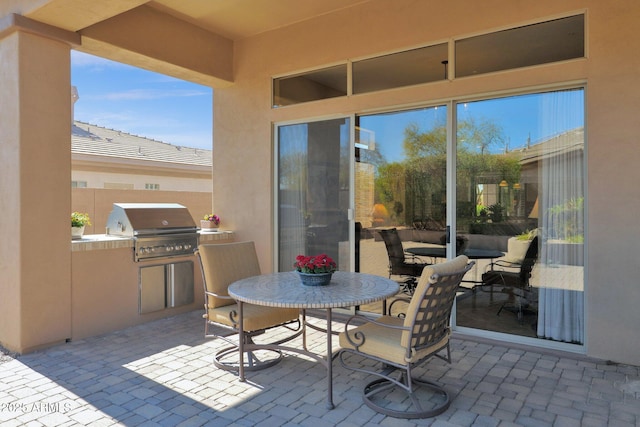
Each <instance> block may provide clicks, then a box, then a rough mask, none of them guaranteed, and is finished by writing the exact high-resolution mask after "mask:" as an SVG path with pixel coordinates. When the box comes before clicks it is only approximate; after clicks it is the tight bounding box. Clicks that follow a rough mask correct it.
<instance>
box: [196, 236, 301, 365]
mask: <svg viewBox="0 0 640 427" xmlns="http://www.w3.org/2000/svg"><path fill="white" fill-rule="evenodd" d="M196 254H197V255H198V259H199V260H200V265H201V267H202V279H203V284H204V294H205V295H204V296H205V303H204V309H205V313H204V315H203V316H202V317H203V318H204V319H205V330H204V335H205V337H207V338H219V339H222V340H224V341H226V342H227V343H229V344H230V345H229V346H227V347H224V348H222V349H219V350H218V351H217V352H216V353H215V355H214V364H215V365H216V366H217V367H219V368H221V369H224V370H228V371H238V369H239V353H238V351H239V350H238V341H237V340H238V339H244V340H245V341H244V342H245V343H253V342H254V338H255V337H257V336H259V335H262V334H264V333H265V332H266V331H267V330H269V329H271V328H276V327H286V328H288V329H289V330H290V331H291V333H286V334H285V336H284V337H283V338H281V339H278V340H274V341H271V342H268V343H267V344H281V343H284V342H287V341H290V340H292V339H294V338H295V337H297V336H299V335H301V334H302V333H303V331H304V328H303V326H302V323H301V322H300V317H299V316H300V311H299V310H298V309H295V308H274V307H263V306H258V305H253V304H245V305H244V306H243V321H244V337H237V338H236V339H235V340H234V339H233V338H232V337H233V336H234V335H237V334H238V332H239V325H238V321H239V318H238V306H237V304H236V301H235V300H234V299H233V298H231V297H230V296H229V295H228V293H227V288H228V287H229V285H231V284H232V283H233V282H235V281H237V280H240V279H244V278H247V277H251V276H258V275H260V265H259V263H258V256H257V254H256V250H255V245H254V242H236V243H223V244H201V245H200V246H198V250H197V251H196ZM281 359H282V353H281V352H280V351H277V350H260V352H247V354H246V356H245V357H244V361H245V370H258V369H264V368H267V367H269V366H273V365H275V364H276V363H278V362H279V361H280V360H281Z"/></svg>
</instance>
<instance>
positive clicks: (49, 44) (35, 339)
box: [0, 15, 79, 352]
mask: <svg viewBox="0 0 640 427" xmlns="http://www.w3.org/2000/svg"><path fill="white" fill-rule="evenodd" d="M78 41H79V39H78V38H77V35H76V34H74V33H68V32H66V31H61V30H59V29H57V28H53V27H49V26H45V25H42V24H39V23H37V22H34V21H30V20H28V19H26V18H23V17H21V16H18V15H10V16H7V17H4V18H2V19H0V99H1V100H2V102H1V103H0V214H1V216H0V236H2V237H1V238H0V343H2V345H3V346H5V347H6V348H8V349H10V350H13V351H18V352H28V351H31V350H34V349H36V348H38V347H42V346H46V345H50V344H53V343H56V342H62V341H64V340H65V339H66V338H68V337H70V336H71V243H70V242H71V237H70V219H69V214H70V211H69V210H70V206H71V183H70V182H71V129H70V127H71V112H70V111H71V109H70V102H71V99H70V98H71V82H70V46H71V43H75V42H78Z"/></svg>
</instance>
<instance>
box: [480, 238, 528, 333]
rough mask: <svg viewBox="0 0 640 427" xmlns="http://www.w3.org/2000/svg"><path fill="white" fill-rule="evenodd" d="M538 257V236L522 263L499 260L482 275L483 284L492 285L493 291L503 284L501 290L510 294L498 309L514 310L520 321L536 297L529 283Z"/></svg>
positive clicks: (500, 310)
mask: <svg viewBox="0 0 640 427" xmlns="http://www.w3.org/2000/svg"><path fill="white" fill-rule="evenodd" d="M537 258H538V236H536V237H534V238H533V239H532V240H531V243H530V244H529V247H528V248H527V252H526V254H525V256H524V259H523V260H522V262H521V263H514V262H508V261H504V260H497V261H495V262H494V263H491V264H490V265H489V266H487V268H489V270H488V271H486V272H485V273H484V274H483V275H482V286H483V287H485V286H490V287H491V291H492V292H493V287H494V286H501V287H502V289H501V290H500V291H501V292H504V293H506V294H508V299H507V301H506V302H504V303H503V304H502V305H501V306H500V309H499V310H498V313H497V314H498V315H500V313H501V312H502V310H505V309H506V310H509V311H513V312H514V313H515V314H516V315H517V316H518V320H519V321H520V322H523V320H524V313H525V310H526V309H527V308H528V307H529V305H530V303H531V301H532V300H534V299H535V295H534V291H533V290H532V289H531V286H530V285H529V279H530V278H531V271H532V270H533V266H534V264H535V262H536V260H537Z"/></svg>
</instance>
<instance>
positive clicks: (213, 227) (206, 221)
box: [200, 214, 220, 231]
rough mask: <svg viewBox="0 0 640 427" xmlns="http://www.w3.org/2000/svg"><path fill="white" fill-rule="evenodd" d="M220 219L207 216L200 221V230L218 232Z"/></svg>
mask: <svg viewBox="0 0 640 427" xmlns="http://www.w3.org/2000/svg"><path fill="white" fill-rule="evenodd" d="M219 226H220V217H219V216H218V215H215V214H207V215H205V216H204V218H203V219H201V220H200V228H201V229H202V230H203V231H218V227H219Z"/></svg>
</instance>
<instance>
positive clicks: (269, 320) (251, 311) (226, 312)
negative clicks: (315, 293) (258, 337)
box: [206, 304, 300, 332]
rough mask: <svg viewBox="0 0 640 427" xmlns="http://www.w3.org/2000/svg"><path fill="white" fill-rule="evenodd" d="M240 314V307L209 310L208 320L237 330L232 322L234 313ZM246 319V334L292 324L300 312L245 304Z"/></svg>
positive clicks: (244, 315)
mask: <svg viewBox="0 0 640 427" xmlns="http://www.w3.org/2000/svg"><path fill="white" fill-rule="evenodd" d="M234 311H235V312H236V313H237V312H238V305H237V304H232V305H225V306H222V307H215V308H209V310H207V314H206V316H207V319H208V320H209V321H210V322H214V323H220V324H223V325H226V326H229V327H232V328H235V325H234V323H233V322H232V321H231V318H230V315H231V313H232V312H234ZM242 311H243V317H244V330H245V331H246V332H252V331H258V330H260V329H266V328H270V327H273V326H277V325H281V324H283V323H287V322H291V321H293V320H296V319H297V318H298V315H299V313H300V311H299V310H298V309H297V308H275V307H264V306H260V305H253V304H244V305H243V306H242Z"/></svg>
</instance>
